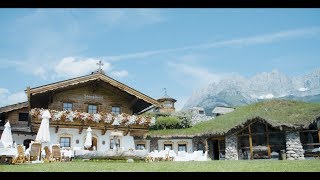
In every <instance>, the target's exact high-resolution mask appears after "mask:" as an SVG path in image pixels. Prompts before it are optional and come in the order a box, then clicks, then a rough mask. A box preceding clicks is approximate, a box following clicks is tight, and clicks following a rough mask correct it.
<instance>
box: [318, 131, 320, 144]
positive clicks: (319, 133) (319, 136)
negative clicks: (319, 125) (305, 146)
mask: <svg viewBox="0 0 320 180" xmlns="http://www.w3.org/2000/svg"><path fill="white" fill-rule="evenodd" d="M318 138H319V143H320V129H318Z"/></svg>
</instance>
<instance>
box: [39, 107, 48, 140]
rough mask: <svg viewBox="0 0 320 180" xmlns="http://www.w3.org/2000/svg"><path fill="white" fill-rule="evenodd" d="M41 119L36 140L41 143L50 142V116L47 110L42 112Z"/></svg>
mask: <svg viewBox="0 0 320 180" xmlns="http://www.w3.org/2000/svg"><path fill="white" fill-rule="evenodd" d="M41 117H42V121H41V124H40V127H39V130H38V133H37V137H36V141H37V142H41V143H49V142H50V131H49V119H50V118H51V114H50V112H49V111H48V110H45V111H44V112H43V113H42V116H41Z"/></svg>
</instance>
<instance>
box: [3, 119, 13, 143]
mask: <svg viewBox="0 0 320 180" xmlns="http://www.w3.org/2000/svg"><path fill="white" fill-rule="evenodd" d="M1 142H2V143H3V145H4V147H6V148H9V147H12V144H13V140H12V133H11V126H10V123H9V121H8V122H7V123H6V124H5V125H4V130H3V132H2V135H1Z"/></svg>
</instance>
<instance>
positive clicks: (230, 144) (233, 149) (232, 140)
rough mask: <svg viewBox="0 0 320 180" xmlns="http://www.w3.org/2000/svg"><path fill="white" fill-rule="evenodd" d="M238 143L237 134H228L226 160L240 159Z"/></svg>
mask: <svg viewBox="0 0 320 180" xmlns="http://www.w3.org/2000/svg"><path fill="white" fill-rule="evenodd" d="M237 143H238V137H237V135H235V134H232V135H229V136H226V160H238V150H237V149H238V148H237Z"/></svg>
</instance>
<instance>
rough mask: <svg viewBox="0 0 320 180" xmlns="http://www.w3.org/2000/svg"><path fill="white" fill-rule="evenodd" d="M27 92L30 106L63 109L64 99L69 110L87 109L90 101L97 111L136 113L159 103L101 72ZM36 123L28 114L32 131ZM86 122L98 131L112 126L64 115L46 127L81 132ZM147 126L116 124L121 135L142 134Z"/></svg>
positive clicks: (110, 128) (86, 125) (39, 120)
mask: <svg viewBox="0 0 320 180" xmlns="http://www.w3.org/2000/svg"><path fill="white" fill-rule="evenodd" d="M27 92H28V93H30V95H29V96H30V109H34V108H44V109H49V110H55V111H63V110H64V107H63V106H64V103H68V104H69V105H70V106H71V109H69V110H70V111H74V112H88V109H89V106H90V105H93V106H96V107H97V109H96V111H97V113H102V114H106V113H112V109H113V108H117V110H118V112H117V113H119V114H122V113H124V114H126V115H134V114H135V115H137V114H139V112H140V111H141V110H143V109H145V108H147V107H149V106H156V107H157V106H158V105H159V103H158V102H157V101H156V100H154V99H152V98H150V97H148V96H146V95H144V94H142V93H140V92H138V91H136V90H134V89H132V88H130V87H128V86H126V85H124V84H122V83H120V82H118V81H116V80H114V79H112V78H110V77H108V76H106V75H104V74H103V73H101V72H96V73H93V74H90V75H87V76H82V77H79V78H74V79H70V80H66V81H61V82H57V83H53V84H49V85H45V86H40V87H36V88H31V89H30V90H27ZM40 123H41V119H39V118H38V117H32V118H31V129H32V131H34V132H37V130H38V128H39V126H40ZM89 126H90V127H91V128H92V129H96V130H100V131H101V135H104V134H105V133H106V131H108V130H113V129H114V127H113V126H112V125H111V123H106V122H104V121H103V120H101V121H100V122H98V123H97V122H93V121H82V120H79V119H75V120H74V121H72V122H70V121H66V120H65V119H61V120H58V121H51V122H50V127H54V128H55V133H58V132H59V128H76V129H78V130H79V134H81V133H82V131H83V129H87V128H88V127H89ZM147 129H148V127H147V126H144V125H139V124H135V125H131V126H129V127H128V126H124V125H123V124H121V125H120V127H119V128H118V130H121V131H123V132H124V135H126V134H128V133H130V135H133V136H143V134H145V133H146V132H147Z"/></svg>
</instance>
